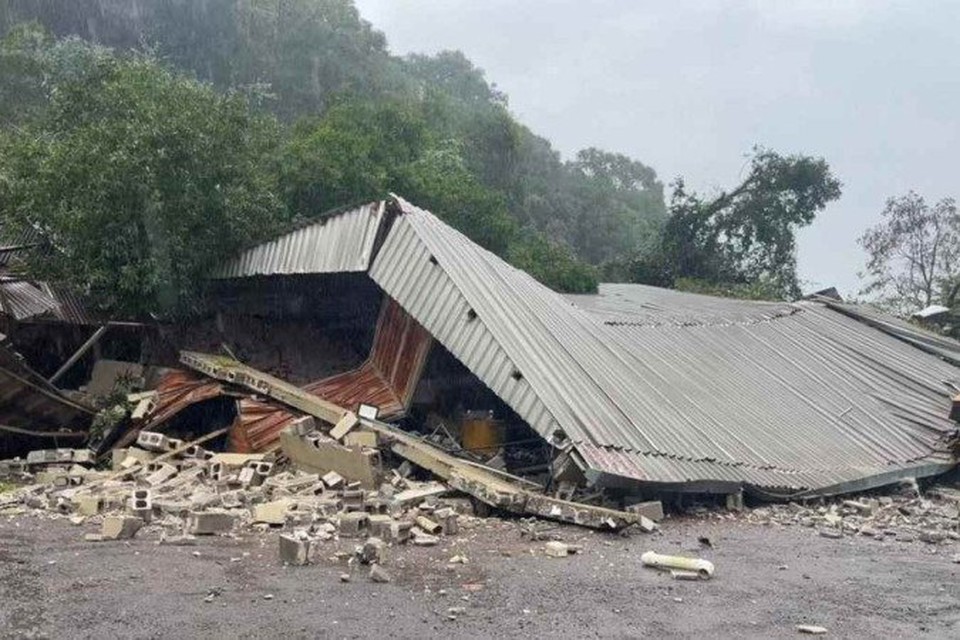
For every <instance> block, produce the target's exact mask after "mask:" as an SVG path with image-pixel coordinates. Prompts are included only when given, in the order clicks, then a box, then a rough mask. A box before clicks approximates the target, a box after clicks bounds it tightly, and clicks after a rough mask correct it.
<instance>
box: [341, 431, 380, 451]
mask: <svg viewBox="0 0 960 640" xmlns="http://www.w3.org/2000/svg"><path fill="white" fill-rule="evenodd" d="M343 444H344V445H346V446H348V447H366V448H368V449H376V448H377V445H379V441H378V438H377V433H376V431H369V430H367V429H357V430H356V431H351V432H350V433H348V434H347V435H345V436H344V437H343Z"/></svg>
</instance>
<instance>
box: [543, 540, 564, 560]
mask: <svg viewBox="0 0 960 640" xmlns="http://www.w3.org/2000/svg"><path fill="white" fill-rule="evenodd" d="M543 552H544V553H545V554H546V555H548V556H549V557H551V558H566V557H567V556H568V555H570V548H569V547H568V546H567V545H566V544H564V543H562V542H559V541H557V540H551V541H550V542H548V543H547V544H545V545H544V546H543Z"/></svg>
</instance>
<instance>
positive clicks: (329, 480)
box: [321, 471, 344, 489]
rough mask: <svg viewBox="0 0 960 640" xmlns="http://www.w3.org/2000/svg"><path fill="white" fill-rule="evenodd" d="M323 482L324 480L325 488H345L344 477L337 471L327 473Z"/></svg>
mask: <svg viewBox="0 0 960 640" xmlns="http://www.w3.org/2000/svg"><path fill="white" fill-rule="evenodd" d="M321 480H323V484H324V486H325V487H327V488H328V489H338V488H340V487H341V486H343V483H344V480H343V476H341V475H340V474H339V473H337V472H336V471H331V472H329V473H325V474H324V475H323V477H322V478H321Z"/></svg>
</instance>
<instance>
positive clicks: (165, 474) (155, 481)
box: [143, 462, 179, 487]
mask: <svg viewBox="0 0 960 640" xmlns="http://www.w3.org/2000/svg"><path fill="white" fill-rule="evenodd" d="M157 467H158V468H157V470H156V471H154V472H152V473H150V474H149V475H147V476H146V477H145V478H144V479H143V481H144V482H146V483H147V484H148V485H150V486H151V487H156V486H159V485H161V484H163V483H164V482H166V481H167V480H170V479H171V478H173V476H175V475H177V473H179V472H178V471H177V468H176V467H175V466H173V465H172V464H167V463H165V462H163V463H160V464H159V465H157Z"/></svg>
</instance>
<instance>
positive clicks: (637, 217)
mask: <svg viewBox="0 0 960 640" xmlns="http://www.w3.org/2000/svg"><path fill="white" fill-rule="evenodd" d="M569 168H570V170H571V171H572V172H573V173H574V180H575V181H576V182H575V184H576V185H577V189H576V191H575V198H576V202H577V203H578V207H577V213H576V217H575V220H574V221H573V222H574V235H573V238H572V245H573V246H574V247H576V250H577V253H578V254H579V255H580V256H581V257H582V258H583V259H585V260H586V261H588V262H590V263H591V264H600V263H603V262H606V261H609V260H612V259H615V258H617V257H618V256H622V255H624V254H627V253H629V252H631V251H634V250H635V249H636V248H637V247H638V246H639V245H640V244H641V243H642V242H643V241H644V239H645V238H646V237H647V236H649V235H652V234H655V233H656V231H657V227H658V226H659V224H660V223H661V222H662V220H663V219H664V218H665V217H666V208H665V206H664V202H663V184H661V183H660V181H658V180H657V174H656V172H655V171H654V170H653V169H651V168H650V167H648V166H646V165H644V164H643V163H641V162H637V161H636V160H633V159H631V158H628V157H627V156H625V155H623V154H619V153H609V152H607V151H602V150H600V149H596V148H589V149H584V150H582V151H580V152H578V153H577V157H576V160H575V161H574V162H572V163H570V167H569Z"/></svg>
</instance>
